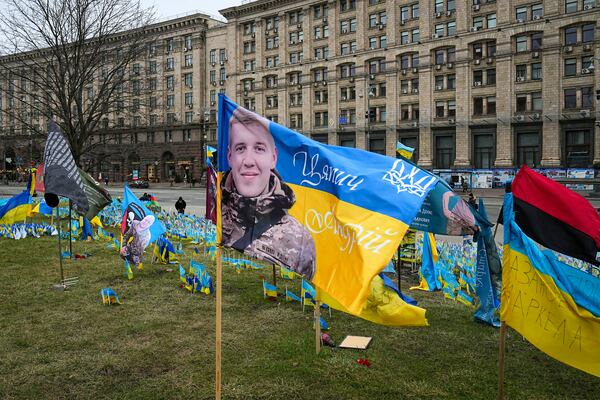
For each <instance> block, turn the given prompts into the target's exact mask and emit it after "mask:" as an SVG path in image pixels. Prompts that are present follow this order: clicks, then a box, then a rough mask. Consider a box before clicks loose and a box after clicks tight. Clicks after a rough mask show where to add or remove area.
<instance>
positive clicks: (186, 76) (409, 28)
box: [0, 0, 600, 181]
mask: <svg viewBox="0 0 600 400" xmlns="http://www.w3.org/2000/svg"><path fill="white" fill-rule="evenodd" d="M221 14H222V15H223V16H224V17H225V18H226V19H227V21H228V22H227V23H222V22H219V21H216V20H214V19H211V18H209V17H208V16H206V15H203V14H194V15H190V16H187V17H182V18H178V19H175V20H170V21H166V22H162V23H158V24H155V25H153V26H152V27H150V29H149V35H148V53H147V55H146V57H145V59H143V60H140V63H139V65H138V67H137V68H138V70H137V72H136V73H138V74H139V75H140V81H142V82H143V85H147V86H145V87H148V88H151V89H152V90H151V92H154V93H155V95H154V96H152V94H151V95H150V97H149V98H148V103H147V104H146V105H145V107H142V108H141V109H140V110H139V111H137V112H134V113H131V112H130V113H128V114H126V115H109V116H108V117H107V119H106V122H105V124H106V125H105V127H106V129H107V130H112V131H113V132H114V130H117V131H118V132H120V133H121V134H120V135H117V136H116V137H115V139H113V140H112V141H111V142H109V143H103V144H102V146H103V151H102V152H101V155H100V156H98V157H97V158H96V159H91V160H87V164H86V165H84V166H85V167H86V169H88V170H89V171H90V172H92V173H94V174H97V173H100V172H102V173H103V174H108V175H109V176H110V177H111V179H112V180H113V181H120V180H124V179H126V178H127V177H128V176H130V175H131V174H132V173H133V172H134V171H137V173H138V174H139V176H140V177H142V178H148V179H151V180H161V181H164V180H170V179H175V180H183V179H185V178H187V179H188V180H189V179H191V178H192V177H194V178H196V179H198V178H199V177H200V175H201V171H202V164H203V162H202V160H203V154H204V146H205V145H206V144H210V145H213V146H214V145H216V122H217V121H216V112H217V96H218V94H219V93H225V94H227V95H228V96H229V97H230V98H232V99H234V100H235V101H236V102H237V103H238V104H240V105H242V106H244V107H246V108H248V109H251V110H254V111H256V112H257V113H260V114H262V115H265V116H266V117H267V118H269V119H271V120H273V121H276V122H279V123H280V124H284V125H286V126H288V127H290V128H293V129H295V130H298V131H300V132H302V133H303V134H305V135H307V136H309V137H311V138H313V139H315V140H317V141H320V142H323V143H329V144H334V145H340V146H349V147H357V148H361V149H366V150H369V151H373V152H378V153H382V154H387V155H390V156H393V155H394V154H395V147H396V141H397V140H399V141H401V142H403V143H405V144H407V145H409V146H411V147H414V148H415V149H416V151H415V155H414V159H415V161H417V162H418V164H419V165H421V166H423V167H426V168H433V169H464V168H477V169H487V168H494V167H498V168H512V167H516V166H519V165H521V164H523V163H526V164H528V165H530V166H535V167H557V168H590V167H592V166H593V165H594V164H595V163H598V162H600V112H599V111H600V103H599V99H598V97H600V92H598V90H599V89H600V71H597V70H596V69H597V67H598V66H599V65H600V45H599V43H600V41H599V40H598V32H597V30H598V21H599V20H600V8H599V7H598V5H597V4H596V2H595V1H593V0H537V1H536V0H508V1H500V0H498V1H493V0H468V1H456V0H421V1H416V0H413V1H409V0H333V1H331V0H328V1H323V0H321V1H318V0H304V1H291V0H257V1H253V2H248V3H246V4H242V5H240V6H236V7H230V8H227V9H224V10H221ZM3 95H4V99H3V100H4V101H3V102H2V103H0V106H2V107H7V106H8V99H7V98H6V96H5V93H3ZM152 97H154V99H152ZM0 124H1V125H2V130H1V134H0V155H4V167H5V168H15V166H17V165H18V163H17V162H16V161H17V160H19V159H20V160H21V161H22V162H21V163H20V164H21V165H27V164H28V161H29V160H31V159H33V160H35V161H40V160H41V153H42V151H43V142H40V141H37V142H36V140H35V139H32V138H30V137H23V136H22V135H21V136H19V135H18V134H16V133H15V131H14V130H11V129H9V126H8V124H7V121H6V120H4V121H0ZM17 132H18V131H17ZM99 140H101V139H99ZM7 159H10V160H11V162H10V163H9V162H7Z"/></svg>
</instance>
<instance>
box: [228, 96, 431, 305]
mask: <svg viewBox="0 0 600 400" xmlns="http://www.w3.org/2000/svg"><path fill="white" fill-rule="evenodd" d="M217 153H218V166H219V171H220V174H219V175H220V177H219V182H220V189H221V190H219V195H220V199H221V209H222V212H221V221H220V223H218V224H217V226H218V228H219V233H218V234H219V238H220V241H221V243H222V244H223V246H225V247H232V248H235V249H238V250H240V251H244V252H245V253H246V254H250V255H251V256H253V257H256V258H259V259H263V260H267V261H269V262H273V263H276V264H279V265H284V266H285V267H286V268H288V269H291V270H293V271H294V272H296V273H299V274H301V275H303V276H304V277H305V278H306V279H308V280H310V281H311V282H312V283H313V284H315V285H316V286H317V287H318V288H319V289H320V290H322V291H323V292H326V293H327V294H328V295H330V296H331V297H332V298H333V299H335V300H336V301H337V302H338V303H339V304H341V305H342V306H343V307H344V309H345V310H347V311H348V312H350V313H352V314H355V315H358V314H360V313H361V312H362V310H363V307H364V305H365V303H366V301H367V298H368V297H369V295H370V294H371V292H372V291H371V281H373V278H374V277H375V276H377V274H378V273H379V272H380V271H381V270H382V269H383V268H385V266H386V265H387V264H388V262H389V260H390V259H391V258H392V255H393V254H394V253H395V251H396V249H397V247H398V245H399V243H400V241H401V240H402V237H403V236H404V234H405V232H406V230H407V229H408V226H409V225H410V223H411V222H412V220H413V219H414V218H415V216H416V214H417V212H418V211H419V210H420V208H421V205H422V204H423V201H424V199H425V198H426V197H427V194H428V193H429V191H430V190H432V189H433V188H434V187H435V186H436V185H437V184H438V182H439V179H438V178H437V177H435V176H433V175H431V174H428V173H426V172H425V171H423V170H422V169H420V168H419V167H417V166H415V165H413V164H410V163H408V162H407V161H405V160H403V159H395V158H391V157H386V156H382V155H379V154H375V153H371V152H368V151H364V150H359V149H353V148H346V147H338V146H327V145H323V144H321V143H318V142H316V141H314V140H311V139H309V138H308V137H306V136H304V135H302V134H299V133H297V132H294V131H292V130H290V129H288V128H286V127H284V126H282V125H279V124H277V123H274V122H271V121H268V120H266V119H265V118H263V117H260V116H258V115H256V114H254V113H252V112H250V111H248V110H246V109H244V108H242V107H239V106H238V105H237V104H235V103H234V102H232V101H231V100H229V99H228V98H227V97H226V96H224V95H219V144H218V148H217ZM250 215H251V216H253V217H252V218H248V216H250ZM255 221H258V222H256V223H255Z"/></svg>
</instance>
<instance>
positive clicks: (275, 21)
mask: <svg viewBox="0 0 600 400" xmlns="http://www.w3.org/2000/svg"><path fill="white" fill-rule="evenodd" d="M265 27H266V30H268V31H270V30H272V29H277V28H279V17H268V18H265Z"/></svg>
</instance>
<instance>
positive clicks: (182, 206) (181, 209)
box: [175, 197, 187, 214]
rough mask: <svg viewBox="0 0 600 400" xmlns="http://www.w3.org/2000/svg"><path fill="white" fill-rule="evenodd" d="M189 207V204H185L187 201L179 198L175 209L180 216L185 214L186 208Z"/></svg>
mask: <svg viewBox="0 0 600 400" xmlns="http://www.w3.org/2000/svg"><path fill="white" fill-rule="evenodd" d="M186 206H187V204H186V203H185V200H184V199H183V198H181V197H179V199H178V200H177V202H175V209H176V210H177V212H178V213H179V214H185V207H186Z"/></svg>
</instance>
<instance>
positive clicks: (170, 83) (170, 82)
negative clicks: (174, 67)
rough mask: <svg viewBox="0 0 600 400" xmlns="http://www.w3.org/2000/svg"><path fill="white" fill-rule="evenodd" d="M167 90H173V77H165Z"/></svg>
mask: <svg viewBox="0 0 600 400" xmlns="http://www.w3.org/2000/svg"><path fill="white" fill-rule="evenodd" d="M166 85H167V89H169V90H173V89H174V88H175V77H174V76H173V75H171V76H167V78H166Z"/></svg>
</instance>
